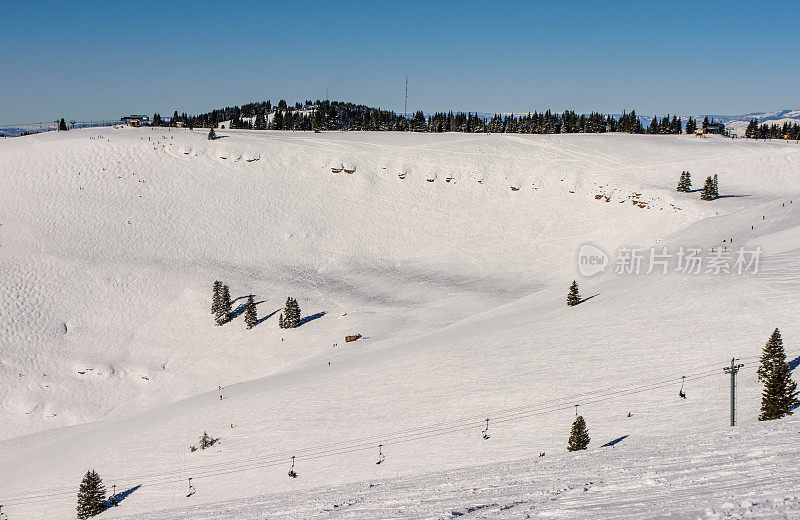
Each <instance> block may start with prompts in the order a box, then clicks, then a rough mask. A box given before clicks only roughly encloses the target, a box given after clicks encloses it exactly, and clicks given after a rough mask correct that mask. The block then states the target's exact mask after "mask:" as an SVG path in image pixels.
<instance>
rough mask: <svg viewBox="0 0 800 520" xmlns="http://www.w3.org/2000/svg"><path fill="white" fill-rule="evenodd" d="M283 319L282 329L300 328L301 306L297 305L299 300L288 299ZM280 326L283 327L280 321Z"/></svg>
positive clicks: (282, 315)
mask: <svg viewBox="0 0 800 520" xmlns="http://www.w3.org/2000/svg"><path fill="white" fill-rule="evenodd" d="M281 317H282V318H283V320H282V323H283V325H282V326H281V328H282V329H294V328H297V327H299V326H300V323H301V321H300V306H299V305H298V304H297V300H295V299H294V298H292V297H289V298H286V305H285V307H284V309H283V314H281ZM278 325H281V320H280V319H279V321H278Z"/></svg>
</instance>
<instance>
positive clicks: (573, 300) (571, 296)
mask: <svg viewBox="0 0 800 520" xmlns="http://www.w3.org/2000/svg"><path fill="white" fill-rule="evenodd" d="M579 303H581V295H580V293H579V292H578V282H576V281H575V280H573V281H572V285H570V286H569V292H568V293H567V305H568V306H570V307H574V306H575V305H578V304H579Z"/></svg>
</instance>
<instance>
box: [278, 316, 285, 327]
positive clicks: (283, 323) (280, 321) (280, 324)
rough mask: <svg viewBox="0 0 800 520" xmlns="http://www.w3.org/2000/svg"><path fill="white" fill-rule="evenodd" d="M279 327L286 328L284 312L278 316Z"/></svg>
mask: <svg viewBox="0 0 800 520" xmlns="http://www.w3.org/2000/svg"><path fill="white" fill-rule="evenodd" d="M278 327H280V328H282V329H285V328H286V321H285V320H284V319H283V313H280V315H279V316H278Z"/></svg>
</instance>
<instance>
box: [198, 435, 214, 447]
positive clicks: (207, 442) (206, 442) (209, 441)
mask: <svg viewBox="0 0 800 520" xmlns="http://www.w3.org/2000/svg"><path fill="white" fill-rule="evenodd" d="M213 444H214V439H213V438H211V436H210V435H209V434H208V433H206V432H203V436H202V437H200V449H201V450H204V449H206V448H210V447H211V446H212V445H213Z"/></svg>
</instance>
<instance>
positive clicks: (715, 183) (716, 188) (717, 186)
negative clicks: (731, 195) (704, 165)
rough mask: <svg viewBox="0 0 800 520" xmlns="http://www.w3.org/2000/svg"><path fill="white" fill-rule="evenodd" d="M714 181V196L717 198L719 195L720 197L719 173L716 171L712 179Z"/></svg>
mask: <svg viewBox="0 0 800 520" xmlns="http://www.w3.org/2000/svg"><path fill="white" fill-rule="evenodd" d="M712 182H713V183H714V198H715V199H716V198H717V197H719V185H718V184H717V174H716V173H715V174H714V178H713V179H712Z"/></svg>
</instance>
